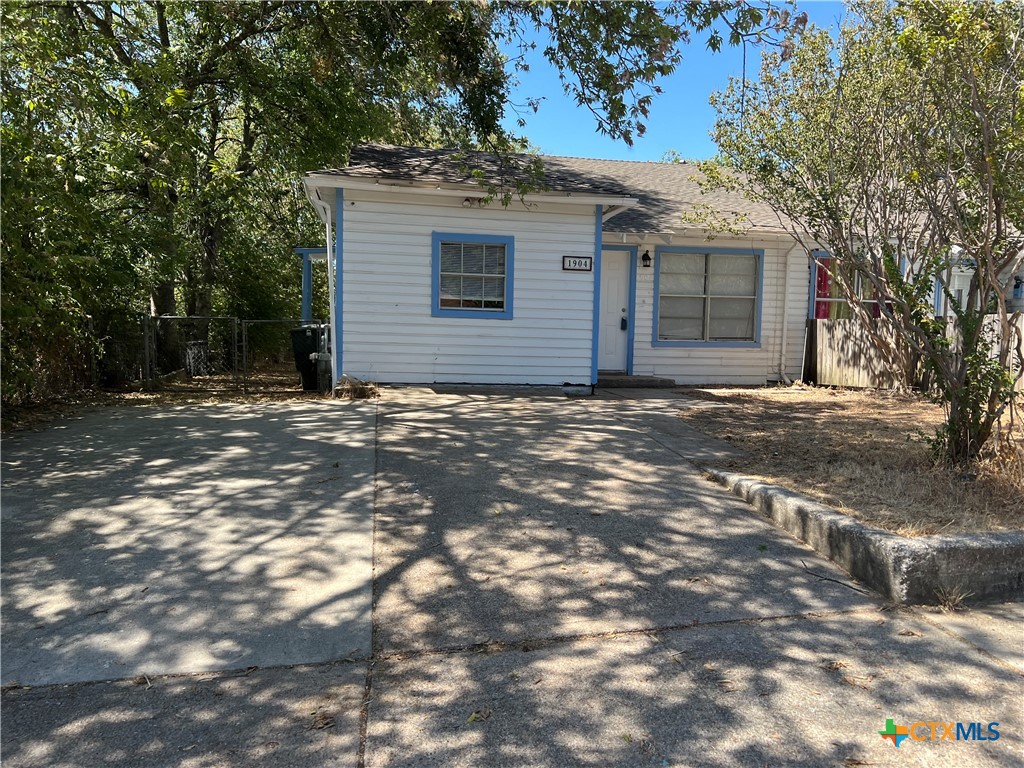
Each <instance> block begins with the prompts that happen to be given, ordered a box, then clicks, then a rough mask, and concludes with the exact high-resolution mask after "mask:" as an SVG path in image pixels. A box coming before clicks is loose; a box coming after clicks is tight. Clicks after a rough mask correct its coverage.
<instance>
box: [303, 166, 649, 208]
mask: <svg viewBox="0 0 1024 768" xmlns="http://www.w3.org/2000/svg"><path fill="white" fill-rule="evenodd" d="M303 184H304V185H306V188H307V189H309V188H310V187H311V186H312V187H317V188H323V189H332V188H338V187H342V188H344V189H351V190H354V191H359V192H383V193H397V194H409V193H415V194H426V195H436V196H440V197H471V198H476V199H480V198H484V197H488V196H489V193H488V192H487V190H485V189H481V188H479V187H478V186H472V187H469V186H462V187H460V186H457V185H451V186H442V185H437V184H424V183H415V182H408V181H385V182H381V181H380V180H375V181H366V180H363V179H359V180H356V179H354V178H352V177H349V176H334V175H331V176H323V175H317V174H310V175H308V176H306V177H305V178H304V179H303ZM517 197H518V196H517ZM522 199H523V202H526V203H552V202H555V203H562V204H565V205H589V206H593V205H606V206H619V207H620V208H621V209H622V210H625V209H626V208H632V207H633V206H634V205H637V204H638V203H639V202H640V201H639V200H637V199H636V198H635V197H629V196H627V195H595V194H587V193H575V192H531V193H529V194H526V195H523V197H522Z"/></svg>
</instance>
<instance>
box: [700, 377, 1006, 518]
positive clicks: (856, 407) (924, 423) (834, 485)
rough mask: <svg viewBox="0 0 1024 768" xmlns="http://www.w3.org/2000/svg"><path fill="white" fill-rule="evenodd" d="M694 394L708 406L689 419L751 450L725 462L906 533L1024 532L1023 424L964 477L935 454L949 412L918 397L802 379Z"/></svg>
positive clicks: (847, 511)
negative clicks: (932, 442) (937, 432)
mask: <svg viewBox="0 0 1024 768" xmlns="http://www.w3.org/2000/svg"><path fill="white" fill-rule="evenodd" d="M685 393H686V394H687V395H689V396H690V397H694V398H697V399H700V400H702V401H705V402H707V403H708V407H700V406H697V407H693V408H687V409H684V410H683V412H682V413H681V415H680V416H681V418H683V419H685V420H686V421H687V422H688V423H690V424H692V425H693V426H694V427H696V428H698V429H700V430H701V431H702V432H705V433H706V434H709V435H713V436H715V437H718V438H722V439H724V440H728V441H730V442H732V443H733V444H734V445H736V446H737V447H738V448H741V449H742V450H743V451H745V452H746V453H747V454H749V456H748V457H747V458H744V459H743V460H734V461H725V462H722V463H721V464H719V465H718V466H720V467H723V468H729V469H733V470H735V471H738V472H742V473H743V474H747V475H752V476H755V477H758V478H761V479H764V480H765V481H766V482H771V483H777V484H779V485H784V486H787V487H789V488H792V489H793V490H796V491H799V492H801V493H804V494H806V495H808V496H811V497H813V498H815V499H818V500H819V501H822V502H824V503H826V504H828V505H830V506H832V507H835V508H836V509H838V510H839V511H841V512H844V513H846V514H849V515H851V516H853V517H856V518H858V519H860V520H863V521H864V522H866V523H869V524H871V525H876V526H879V527H881V528H885V529H887V530H891V531H894V532H896V533H900V534H903V535H907V536H919V535H924V534H932V533H963V532H970V531H999V530H1012V529H1024V503H1022V499H1024V438H1022V437H1021V435H1020V429H1019V427H1018V428H1016V429H1015V431H1014V435H1013V438H1012V439H1006V440H1003V441H1002V448H1001V456H999V457H996V456H992V457H989V458H987V459H986V460H985V461H982V462H980V463H979V465H978V466H977V468H976V471H973V472H971V473H967V474H964V473H961V472H952V471H950V470H948V469H946V468H944V467H942V466H938V465H936V464H935V462H934V461H933V460H932V452H931V445H930V443H929V442H928V438H930V437H931V436H932V435H934V434H935V430H936V428H937V427H938V426H939V425H940V424H941V423H942V421H943V413H942V409H941V408H940V407H939V406H937V405H935V404H933V403H930V402H928V401H927V400H925V399H923V398H920V397H917V396H914V395H909V394H901V393H892V392H876V391H854V390H836V389H825V388H814V387H804V386H800V385H796V386H792V387H767V388H760V389H718V388H715V389H703V388H701V389H686V390H685ZM711 404H714V405H713V406H712V405H711ZM1004 437H1005V435H1004Z"/></svg>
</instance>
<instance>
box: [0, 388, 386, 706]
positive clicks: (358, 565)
mask: <svg viewBox="0 0 1024 768" xmlns="http://www.w3.org/2000/svg"><path fill="white" fill-rule="evenodd" d="M374 410H375V409H374V408H373V407H372V406H367V405H352V404H350V405H349V406H348V407H339V406H334V405H333V404H325V403H311V402H307V403H292V404H277V405H274V404H267V405H259V406H253V405H250V406H246V405H202V406H193V407H174V408H122V409H111V410H101V411H93V412H91V413H88V414H87V415H84V416H82V417H81V418H78V419H74V420H69V421H67V422H65V423H63V424H61V425H60V426H57V427H54V428H52V429H49V430H47V431H45V432H41V433H23V434H18V435H16V436H14V437H11V438H10V439H7V440H5V441H4V446H3V448H4V450H3V505H2V523H3V587H4V589H3V638H2V648H3V682H4V684H5V685H6V684H9V683H11V682H13V681H17V682H18V683H20V684H21V685H32V686H37V685H47V684H52V683H73V682H82V681H93V680H104V679H115V678H125V677H132V676H136V675H147V676H157V675H164V674H178V673H195V672H205V671H215V670H225V669H236V668H245V667H249V666H259V667H268V666H280V665H284V664H295V663H299V662H315V661H327V660H331V659H338V658H342V657H345V656H352V655H354V656H360V655H362V656H365V655H366V654H367V653H368V651H369V643H370V616H369V614H370V586H371V585H370V578H369V572H370V558H371V547H372V508H373V472H374V456H373V441H374V436H373V431H374V419H375V414H374Z"/></svg>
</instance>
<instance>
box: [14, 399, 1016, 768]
mask: <svg viewBox="0 0 1024 768" xmlns="http://www.w3.org/2000/svg"><path fill="white" fill-rule="evenodd" d="M687 405H688V404H687V401H685V400H684V399H680V398H679V397H678V396H676V395H674V394H672V393H645V392H605V393H602V394H601V396H599V397H597V398H591V399H579V400H567V399H565V398H564V397H561V396H560V395H558V394H553V393H552V394H548V393H544V392H538V391H536V390H527V391H515V390H496V389H471V388H470V389H455V390H451V391H449V392H447V393H445V392H441V391H435V390H432V389H426V388H419V389H416V388H409V389H391V390H386V391H385V393H384V398H383V399H382V400H380V401H378V402H376V403H305V404H294V405H260V406H253V405H249V406H216V407H213V406H202V407H199V408H185V409H141V408H140V409H123V410H121V411H119V412H113V413H112V412H110V411H105V412H100V413H98V414H90V415H89V416H88V417H86V418H85V419H82V420H79V421H72V422H67V423H65V424H64V425H62V428H54V429H50V430H47V431H45V432H42V433H39V434H27V435H18V436H16V437H14V438H12V439H10V440H5V442H4V462H5V473H4V490H3V513H4V529H3V538H4V553H3V554H4V564H3V567H4V608H3V610H4V617H3V618H4V638H3V641H4V648H3V651H4V656H3V679H4V681H5V682H10V681H11V680H12V679H16V680H17V682H18V683H20V684H21V685H22V686H25V685H30V684H31V685H32V686H33V687H31V688H29V689H25V688H20V689H15V690H9V691H8V692H7V693H6V694H5V696H4V701H3V705H4V729H3V759H4V762H5V764H10V765H13V766H20V765H41V764H46V765H67V766H78V765H81V766H92V765H96V764H100V763H105V764H116V765H138V764H146V765H197V766H198V765H203V766H207V765H312V764H317V765H367V766H385V765H438V766H442V765H443V766H449V765H462V766H484V765H524V766H525V765H530V766H534V765H550V766H568V765H630V766H633V765H651V766H664V765H680V766H682V765H737V766H745V765H823V766H825V765H843V764H847V765H857V764H875V765H907V764H909V765H932V764H937V763H939V762H941V763H942V764H943V765H1016V764H1019V763H1020V761H1021V760H1022V759H1024V753H1022V741H1021V729H1022V726H1024V723H1022V721H1021V717H1020V711H1021V706H1020V705H1021V701H1022V694H1024V687H1022V677H1021V674H1022V672H1024V664H1022V662H1021V657H1020V656H1019V655H1015V654H1019V653H1020V651H1021V644H1022V643H1024V635H1022V634H1021V632H1020V627H1021V626H1022V625H1021V621H1022V620H1024V612H1022V611H1021V606H1020V604H1013V605H1009V606H1003V607H1000V608H997V609H987V610H985V611H974V612H972V613H971V614H967V616H968V617H972V616H973V617H974V618H973V620H970V619H969V620H968V622H969V628H970V633H971V635H972V636H971V637H970V638H969V640H968V639H965V638H964V635H965V634H967V632H966V631H965V629H964V627H963V626H960V625H958V624H957V623H956V622H955V621H951V620H949V619H948V618H946V617H943V616H939V615H934V614H931V613H927V612H923V611H907V610H889V609H888V607H887V606H885V605H883V604H882V602H881V601H880V600H879V599H877V598H876V597H874V596H872V595H871V594H867V593H865V592H864V591H863V590H862V588H861V587H859V586H858V585H857V584H854V583H851V582H850V581H849V579H848V578H846V577H845V576H844V574H843V573H842V572H840V571H838V570H837V569H835V568H833V567H832V566H831V565H830V564H829V563H828V562H826V561H823V560H822V559H820V558H819V557H817V556H816V555H815V554H814V553H813V552H812V551H811V550H809V549H807V548H806V547H804V546H803V545H801V544H799V543H797V542H795V541H793V540H792V539H790V538H789V537H788V536H787V535H785V534H783V533H781V532H780V531H778V530H776V529H775V528H773V527H772V526H771V525H769V524H768V523H766V522H764V521H763V520H761V519H759V518H758V517H756V515H755V514H754V513H752V511H751V510H750V509H749V508H748V507H746V506H745V505H744V504H743V503H742V502H740V501H739V500H737V499H735V498H734V497H732V496H730V495H728V494H726V493H725V491H724V490H722V489H721V488H719V487H718V486H716V485H713V484H711V483H709V482H708V481H706V480H705V479H704V478H703V476H702V474H701V472H700V471H699V470H697V469H696V468H695V467H694V466H693V465H692V464H691V463H690V462H691V461H693V460H699V459H700V458H702V457H707V456H709V455H713V454H716V453H718V452H723V451H726V452H727V451H730V450H731V448H730V447H729V446H728V445H725V444H716V443H714V442H713V441H710V440H709V439H708V438H706V437H704V436H702V435H700V434H697V433H695V432H693V431H691V430H690V429H688V428H687V427H686V426H685V425H684V424H683V423H682V422H680V420H678V419H677V418H676V417H675V415H676V413H677V412H678V410H679V409H680V408H682V407H687ZM203 409H205V410H203ZM112 417H113V418H112ZM374 445H375V447H376V450H375V457H374ZM300 478H301V479H300ZM371 508H372V512H373V514H372V517H373V525H374V526H375V529H376V530H375V532H374V533H373V542H372V544H373V568H372V583H373V587H372V589H373V593H372V594H373V610H372V621H373V637H372V648H370V647H368V646H370V642H371V641H370V638H369V633H368V625H367V619H368V617H369V606H370V602H369V599H370V593H369V587H368V585H369V583H370V580H371V566H370V561H369V542H370V527H369V526H370V524H371ZM98 574H102V575H98ZM145 587H148V588H147V589H145V590H144V591H142V590H143V588H145ZM151 593H152V596H151ZM9 633H10V636H9ZM371 650H372V653H371V652H370V651H371ZM255 667H258V668H256V669H254V668H255ZM76 670H80V671H76ZM138 675H143V677H137V676H138ZM111 678H125V679H121V680H118V681H115V682H104V683H84V682H83V683H79V684H77V685H75V684H72V685H68V683H74V682H75V681H86V680H109V679H111ZM58 684H59V685H58ZM887 719H893V720H894V721H895V723H897V724H900V725H912V724H913V723H915V722H918V721H923V722H929V721H942V722H955V721H963V722H981V723H984V724H986V725H987V724H988V723H990V722H998V723H1000V725H999V726H997V727H998V730H999V733H1000V734H1001V735H1000V738H999V739H998V740H988V741H972V742H956V741H952V742H950V741H945V742H942V741H939V742H935V743H932V742H931V741H927V742H918V741H914V742H905V743H904V744H903V745H902V746H901V747H900V748H899V749H898V750H897V749H896V748H895V747H894V746H893V745H892V744H891V743H890V742H887V741H885V740H883V739H881V737H880V736H879V733H878V732H879V731H880V730H882V729H883V728H885V726H886V720H887ZM925 730H927V728H926V729H925ZM921 732H922V731H920V730H918V732H917V733H921Z"/></svg>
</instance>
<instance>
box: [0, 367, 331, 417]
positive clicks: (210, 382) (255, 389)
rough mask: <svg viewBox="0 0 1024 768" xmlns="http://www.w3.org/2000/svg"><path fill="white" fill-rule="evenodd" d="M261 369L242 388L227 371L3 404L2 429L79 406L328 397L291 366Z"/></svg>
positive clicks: (63, 413) (67, 413) (66, 413)
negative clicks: (305, 384)
mask: <svg viewBox="0 0 1024 768" xmlns="http://www.w3.org/2000/svg"><path fill="white" fill-rule="evenodd" d="M279 368H280V370H271V371H263V372H261V373H260V374H258V375H252V376H250V377H249V379H248V381H247V383H246V387H245V389H244V390H243V388H242V383H241V381H240V380H235V379H233V378H232V377H231V376H230V375H221V376H197V377H195V378H193V379H190V380H188V381H174V382H169V383H164V384H162V385H161V386H160V387H159V388H158V389H153V390H150V391H143V390H142V389H141V388H140V387H138V386H137V387H134V388H130V389H124V390H110V389H97V390H90V391H85V392H80V393H77V394H75V395H70V396H65V397H62V398H55V399H52V400H48V401H46V402H42V403H31V404H28V405H22V406H7V407H5V408H4V409H3V412H2V419H0V424H2V429H3V432H4V433H7V432H14V431H17V430H21V429H34V428H36V427H41V426H44V425H46V424H48V423H49V422H51V421H53V420H55V419H60V418H63V417H65V416H70V415H72V414H74V413H77V412H79V411H81V410H82V409H83V408H93V407H102V406H110V405H147V404H162V405H195V404H198V403H226V402H239V403H262V402H271V401H277V400H296V399H318V398H322V397H330V395H329V394H323V393H320V392H303V391H302V388H301V386H300V384H299V381H298V374H297V373H295V371H294V370H291V369H288V368H286V367H283V366H280V367H279Z"/></svg>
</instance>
